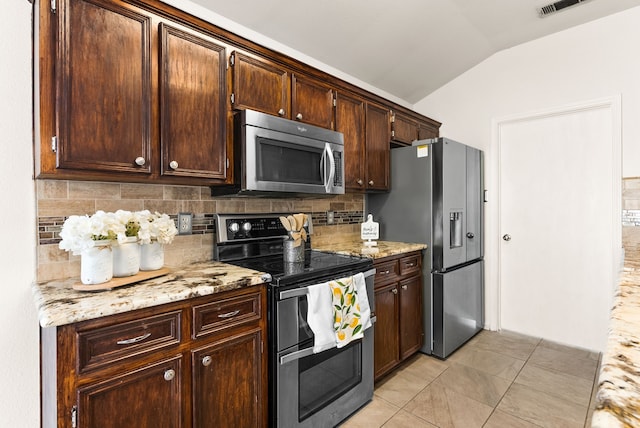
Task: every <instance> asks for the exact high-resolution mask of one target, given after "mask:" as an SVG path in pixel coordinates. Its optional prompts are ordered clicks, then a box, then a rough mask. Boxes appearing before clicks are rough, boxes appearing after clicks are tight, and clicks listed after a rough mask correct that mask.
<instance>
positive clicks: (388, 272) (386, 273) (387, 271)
mask: <svg viewBox="0 0 640 428" xmlns="http://www.w3.org/2000/svg"><path fill="white" fill-rule="evenodd" d="M390 273H391V271H390V270H389V269H387V270H385V271H383V272H380V274H382V275H389V274H390Z"/></svg>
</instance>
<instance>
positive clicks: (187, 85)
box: [159, 24, 227, 180]
mask: <svg viewBox="0 0 640 428" xmlns="http://www.w3.org/2000/svg"><path fill="white" fill-rule="evenodd" d="M225 52H226V51H225V48H224V46H221V45H219V44H217V43H215V42H214V41H213V40H212V39H210V38H208V37H206V36H205V35H203V34H198V33H194V32H191V31H189V32H186V31H183V30H181V29H178V28H175V27H173V26H169V25H166V24H160V72H159V77H160V139H161V140H160V142H161V150H162V168H161V173H162V174H163V175H173V176H187V177H202V178H212V179H220V180H224V179H225V178H226V172H227V171H226V162H227V152H226V137H227V134H226V117H227V112H226V53H225Z"/></svg>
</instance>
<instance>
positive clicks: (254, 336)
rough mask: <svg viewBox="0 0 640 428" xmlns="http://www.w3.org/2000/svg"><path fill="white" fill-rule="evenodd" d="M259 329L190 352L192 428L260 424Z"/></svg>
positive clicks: (260, 373)
mask: <svg viewBox="0 0 640 428" xmlns="http://www.w3.org/2000/svg"><path fill="white" fill-rule="evenodd" d="M261 341H262V336H261V333H260V330H259V329H255V330H252V331H249V332H245V333H242V334H240V335H235V336H232V337H230V338H228V339H225V340H222V341H219V342H216V343H213V344H210V345H207V346H205V347H203V348H200V349H196V350H194V351H192V354H191V356H192V371H193V382H192V387H193V394H192V395H193V426H194V428H208V427H234V428H248V427H259V426H262V425H263V420H262V407H261V406H262V405H263V401H264V400H266V397H264V396H263V394H262V388H261V382H262V380H261V379H262V370H261V363H262V362H261V355H262V354H261V346H262V345H261Z"/></svg>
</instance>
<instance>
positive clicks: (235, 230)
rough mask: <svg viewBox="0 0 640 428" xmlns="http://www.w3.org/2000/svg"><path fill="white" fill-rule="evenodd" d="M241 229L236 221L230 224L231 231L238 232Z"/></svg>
mask: <svg viewBox="0 0 640 428" xmlns="http://www.w3.org/2000/svg"><path fill="white" fill-rule="evenodd" d="M239 230H240V225H239V224H238V223H236V222H235V221H234V222H233V223H231V224H230V225H229V232H233V233H237V232H238V231H239Z"/></svg>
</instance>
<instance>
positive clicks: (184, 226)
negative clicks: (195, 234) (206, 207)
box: [178, 213, 193, 235]
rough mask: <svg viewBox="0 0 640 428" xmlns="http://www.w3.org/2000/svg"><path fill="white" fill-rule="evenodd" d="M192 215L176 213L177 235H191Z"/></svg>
mask: <svg viewBox="0 0 640 428" xmlns="http://www.w3.org/2000/svg"><path fill="white" fill-rule="evenodd" d="M192 221H193V214H191V213H178V235H191V223H192Z"/></svg>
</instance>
